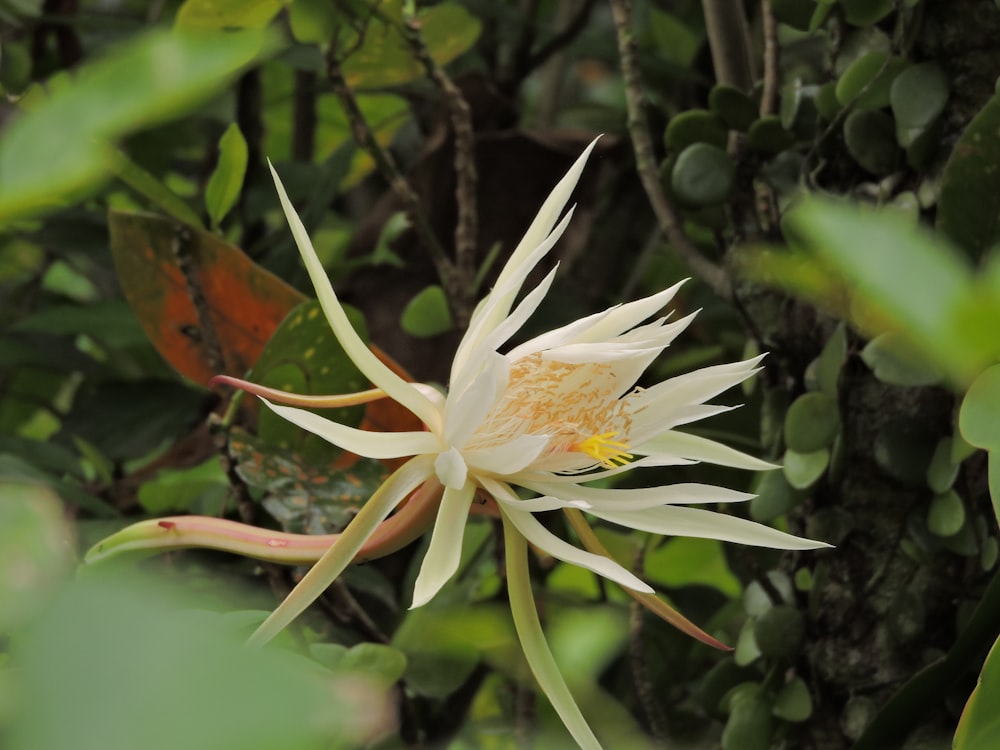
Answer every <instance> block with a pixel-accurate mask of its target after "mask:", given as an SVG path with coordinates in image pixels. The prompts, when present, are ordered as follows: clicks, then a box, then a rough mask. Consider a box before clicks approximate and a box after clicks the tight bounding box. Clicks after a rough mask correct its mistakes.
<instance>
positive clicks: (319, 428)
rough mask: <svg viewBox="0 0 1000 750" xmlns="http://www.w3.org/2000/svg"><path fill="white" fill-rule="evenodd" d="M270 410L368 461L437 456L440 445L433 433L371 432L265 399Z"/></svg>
mask: <svg viewBox="0 0 1000 750" xmlns="http://www.w3.org/2000/svg"><path fill="white" fill-rule="evenodd" d="M261 401H263V402H264V403H265V404H267V407H268V408H269V409H270V410H271V411H273V412H274V413H275V414H277V415H278V416H279V417H283V418H284V419H287V420H288V421H289V422H291V423H292V424H294V425H298V426H299V427H301V428H302V429H303V430H307V431H309V432H311V433H312V434H313V435H316V436H317V437H321V438H323V439H324V440H326V441H327V442H329V443H333V444H334V445H336V446H339V447H341V448H343V449H344V450H348V451H350V452H351V453H357V454H358V455H359V456H365V457H366V458H401V457H403V456H416V455H418V454H420V453H436V452H438V451H439V450H441V443H440V441H439V440H438V438H437V437H435V436H434V434H433V433H430V432H370V431H369V430H358V429H356V428H354V427H348V426H347V425H342V424H340V423H339V422H334V421H333V420H332V419H327V418H326V417H321V416H320V415H319V414H314V413H313V412H311V411H306V410H305V409H299V408H296V407H294V406H282V405H280V404H272V403H271V402H270V401H268V400H267V399H266V398H262V399H261Z"/></svg>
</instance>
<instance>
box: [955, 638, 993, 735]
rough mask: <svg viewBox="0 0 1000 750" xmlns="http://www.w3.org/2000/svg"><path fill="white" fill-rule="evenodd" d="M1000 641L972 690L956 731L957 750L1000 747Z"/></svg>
mask: <svg viewBox="0 0 1000 750" xmlns="http://www.w3.org/2000/svg"><path fill="white" fill-rule="evenodd" d="M998 700H1000V639H998V640H997V642H996V643H994V644H993V648H991V649H990V652H989V654H988V655H987V656H986V662H985V663H984V664H983V670H982V672H981V673H980V674H979V682H978V683H977V684H976V689H975V690H973V691H972V695H970V696H969V700H968V702H967V703H966V704H965V709H964V710H963V711H962V717H961V718H960V719H959V722H958V729H957V730H956V732H955V743H954V746H953V747H954V750H993V748H995V747H997V745H998V744H1000V713H998V712H997V710H996V706H997V701H998Z"/></svg>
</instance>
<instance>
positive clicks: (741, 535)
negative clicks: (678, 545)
mask: <svg viewBox="0 0 1000 750" xmlns="http://www.w3.org/2000/svg"><path fill="white" fill-rule="evenodd" d="M589 513H591V515H595V516H597V517H598V518H603V519H604V520H606V521H611V522H612V523H616V524H618V525H620V526H627V527H629V528H632V529H639V530H640V531H648V532H650V533H652V534H662V535H667V536H693V537H700V538H703V539H718V540H720V541H723V542H738V543H739V544H750V545H753V546H755V547H771V548H772V549H794V550H801V549H819V548H821V547H829V546H830V545H829V544H826V543H824V542H815V541H813V540H811V539H803V538H802V537H797V536H793V535H791V534H786V533H785V532H784V531H778V530H777V529H772V528H771V527H770V526H764V525H763V524H759V523H755V522H753V521H747V520H746V519H744V518H737V517H736V516H730V515H726V514H725V513H716V512H714V511H710V510H703V509H701V508H684V507H678V506H676V505H664V506H662V507H659V508H649V509H647V510H636V511H625V512H617V511H603V510H602V511H598V510H590V511H589Z"/></svg>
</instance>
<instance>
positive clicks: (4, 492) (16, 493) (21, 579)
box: [0, 476, 73, 713]
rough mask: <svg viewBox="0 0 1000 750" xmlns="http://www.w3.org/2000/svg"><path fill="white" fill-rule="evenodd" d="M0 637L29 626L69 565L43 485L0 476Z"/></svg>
mask: <svg viewBox="0 0 1000 750" xmlns="http://www.w3.org/2000/svg"><path fill="white" fill-rule="evenodd" d="M0 498H3V501H2V502H0V631H4V632H11V631H14V630H17V629H19V628H20V627H22V626H23V625H25V624H26V623H27V622H29V621H30V620H31V619H32V618H33V617H34V616H35V615H36V614H37V613H38V611H39V610H40V609H41V608H42V606H43V604H44V602H45V601H46V600H47V599H48V598H49V597H50V596H51V595H52V594H53V593H54V592H53V589H54V587H55V584H56V583H58V582H59V581H60V579H62V578H63V577H64V576H66V575H68V573H69V571H70V568H71V566H72V564H73V559H72V548H71V546H70V545H71V541H70V540H71V532H70V529H69V527H68V526H67V524H66V521H65V519H64V518H63V507H62V504H61V503H60V502H59V499H58V498H57V497H56V495H55V494H54V493H53V492H52V491H51V490H50V489H49V488H48V487H46V486H45V485H43V484H35V483H31V482H28V481H11V480H10V479H7V478H5V477H3V476H0ZM0 713H2V712H0Z"/></svg>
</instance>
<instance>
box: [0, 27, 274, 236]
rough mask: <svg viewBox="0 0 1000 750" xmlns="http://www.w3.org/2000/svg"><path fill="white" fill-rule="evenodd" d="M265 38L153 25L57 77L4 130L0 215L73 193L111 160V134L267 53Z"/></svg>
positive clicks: (191, 99) (171, 108)
mask: <svg viewBox="0 0 1000 750" xmlns="http://www.w3.org/2000/svg"><path fill="white" fill-rule="evenodd" d="M266 40H267V37H265V36H263V35H262V34H261V33H259V32H243V33H233V34H224V35H219V34H208V35H205V34H202V35H197V36H187V35H183V34H171V33H168V32H151V33H150V34H147V35H145V36H142V37H140V38H137V39H135V40H133V41H130V42H129V43H128V44H125V45H123V46H121V47H119V48H117V49H116V50H114V52H113V53H111V54H109V55H108V56H107V57H105V58H104V59H102V60H99V61H97V62H94V63H91V64H89V65H85V66H84V67H83V68H81V69H80V71H79V73H77V74H76V76H75V77H74V79H73V80H71V81H70V80H63V81H61V82H60V84H59V85H58V86H53V87H52V88H53V93H52V94H51V96H50V97H49V98H47V99H45V100H43V101H40V102H36V103H35V106H33V107H32V109H31V111H29V112H24V113H22V114H20V115H19V116H18V117H17V118H16V119H15V120H14V122H12V123H10V124H9V125H7V127H5V128H4V131H3V137H2V138H0V224H2V223H4V222H6V221H9V220H11V219H14V218H16V217H19V216H23V215H26V214H29V213H32V212H37V211H40V210H45V209H51V208H53V207H55V206H58V205H59V204H60V203H62V202H64V201H65V200H67V199H68V198H69V197H71V196H74V195H78V194H79V193H80V191H82V190H84V189H86V188H87V187H88V186H90V185H91V184H92V183H93V182H95V181H96V180H98V179H100V177H101V176H102V175H103V173H104V172H105V170H106V169H107V168H108V166H109V161H110V160H112V159H113V156H112V153H111V151H110V145H108V144H109V143H110V142H112V141H114V140H115V139H116V138H119V137H121V136H123V135H125V134H126V133H129V132H132V131H134V130H138V129H139V128H142V127H148V126H150V125H152V124H154V123H157V122H164V121H166V120H169V119H171V118H173V117H176V116H178V115H180V114H182V113H184V112H185V111H187V110H189V109H191V108H192V107H193V106H195V105H196V104H197V103H199V102H201V101H203V100H204V99H205V98H206V97H207V96H208V95H209V94H211V93H212V92H213V91H215V90H216V89H217V88H218V87H219V86H221V85H222V84H224V83H225V82H226V81H228V80H229V79H231V78H232V77H233V76H235V75H236V74H237V73H239V71H240V70H241V69H242V68H243V67H245V66H246V65H249V64H250V63H251V62H252V61H253V60H254V59H255V58H256V57H257V56H258V55H260V54H261V53H263V52H264V51H265V49H266V47H267V46H268V45H267V41H266ZM69 123H71V124H72V127H67V125H68V124H69Z"/></svg>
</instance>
